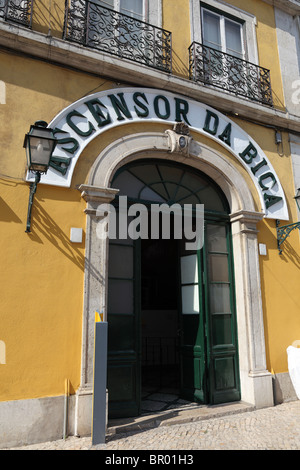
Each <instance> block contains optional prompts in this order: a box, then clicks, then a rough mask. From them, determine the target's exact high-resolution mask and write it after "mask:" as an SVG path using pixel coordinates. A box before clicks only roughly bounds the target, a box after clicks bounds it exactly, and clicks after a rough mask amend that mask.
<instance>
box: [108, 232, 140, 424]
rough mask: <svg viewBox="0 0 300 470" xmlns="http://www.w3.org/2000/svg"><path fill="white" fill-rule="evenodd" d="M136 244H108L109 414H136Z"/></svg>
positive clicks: (138, 332)
mask: <svg viewBox="0 0 300 470" xmlns="http://www.w3.org/2000/svg"><path fill="white" fill-rule="evenodd" d="M138 245H139V244H138V242H135V243H134V242H133V241H131V240H111V241H110V244H109V252H110V262H109V272H108V307H107V309H108V361H107V389H108V415H109V417H110V418H125V417H129V416H138V415H139V414H140V406H141V384H140V362H141V353H140V306H139V301H138V299H139V285H140V267H139V247H138Z"/></svg>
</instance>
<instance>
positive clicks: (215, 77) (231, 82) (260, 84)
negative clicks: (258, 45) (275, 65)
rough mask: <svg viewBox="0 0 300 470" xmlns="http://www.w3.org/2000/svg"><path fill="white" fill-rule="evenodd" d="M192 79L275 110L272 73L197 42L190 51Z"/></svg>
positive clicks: (190, 73)
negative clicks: (273, 107)
mask: <svg viewBox="0 0 300 470" xmlns="http://www.w3.org/2000/svg"><path fill="white" fill-rule="evenodd" d="M189 78H190V80H193V81H195V82H200V83H203V84H204V85H207V86H211V87H216V88H221V89H222V90H224V91H226V92H229V93H231V94H235V95H238V96H242V97H244V98H247V99H249V100H251V101H257V102H259V103H262V104H265V105H268V106H273V99H272V89H271V80H270V71H269V70H267V69H265V68H263V67H259V66H258V65H255V64H252V63H250V62H247V61H246V60H243V59H240V58H238V57H235V56H233V55H230V54H226V53H224V52H221V51H219V50H217V49H213V48H211V47H207V46H204V45H203V44H199V43H197V42H193V43H192V44H191V46H190V47H189Z"/></svg>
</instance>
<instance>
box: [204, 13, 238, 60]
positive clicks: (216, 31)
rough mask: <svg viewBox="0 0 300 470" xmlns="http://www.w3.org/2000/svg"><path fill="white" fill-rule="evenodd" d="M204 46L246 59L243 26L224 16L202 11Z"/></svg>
mask: <svg viewBox="0 0 300 470" xmlns="http://www.w3.org/2000/svg"><path fill="white" fill-rule="evenodd" d="M202 26H203V27H202V35H203V44H204V45H205V46H208V47H212V48H214V49H217V50H218V51H222V52H225V53H226V54H231V55H234V56H235V57H239V58H240V59H243V58H244V55H245V53H244V44H243V29H242V28H243V27H242V24H241V23H239V22H237V21H234V20H232V19H229V18H226V17H225V16H224V15H220V14H218V13H214V12H212V11H209V10H207V9H204V8H203V9H202Z"/></svg>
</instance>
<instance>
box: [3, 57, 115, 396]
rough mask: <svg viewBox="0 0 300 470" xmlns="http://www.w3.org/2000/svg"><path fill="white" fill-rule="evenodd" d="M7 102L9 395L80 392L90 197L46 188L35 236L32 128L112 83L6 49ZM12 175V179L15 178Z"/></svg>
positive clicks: (37, 207) (38, 200)
mask: <svg viewBox="0 0 300 470" xmlns="http://www.w3.org/2000/svg"><path fill="white" fill-rule="evenodd" d="M0 70H1V79H2V80H4V81H5V84H6V104H1V105H0V122H1V128H0V141H1V144H2V145H1V153H0V236H1V268H2V269H1V272H0V286H1V307H0V312H1V313H0V315H1V322H0V340H2V341H4V343H5V347H6V364H0V400H1V401H2V400H10V399H21V398H33V397H38V396H48V395H59V394H62V393H64V381H65V379H66V378H68V379H69V380H70V382H71V392H72V391H73V392H74V390H76V389H77V388H78V386H79V382H80V363H81V339H82V338H81V334H82V308H83V271H84V254H85V244H84V242H83V243H82V244H72V243H71V242H70V240H69V237H70V228H71V227H77V228H82V229H83V230H84V233H83V240H84V237H85V224H86V216H85V214H84V212H83V211H84V208H85V202H84V201H83V200H82V199H81V196H80V193H79V191H78V190H76V189H75V188H73V189H63V188H56V187H51V186H45V185H42V184H40V185H38V188H37V192H36V195H35V199H34V205H33V210H32V233H31V234H26V233H25V228H26V218H27V206H28V198H29V185H28V183H25V181H24V177H25V166H26V157H25V150H24V149H23V148H22V147H23V140H24V135H25V133H27V132H28V131H29V128H30V125H31V124H32V123H33V122H34V121H35V120H38V119H43V120H46V121H47V122H50V120H51V119H52V118H53V117H54V116H55V115H56V114H57V113H58V112H60V111H61V110H62V109H63V108H64V107H66V106H68V105H69V104H70V103H72V102H74V101H76V100H77V99H79V98H81V97H82V96H83V95H85V94H88V93H90V90H93V89H96V88H97V87H98V86H105V84H106V83H107V82H106V80H105V79H104V80H98V79H95V78H93V77H89V76H88V75H83V74H77V73H74V72H70V71H69V70H65V69H63V68H56V67H53V66H51V65H48V64H45V63H43V62H39V61H34V60H31V59H25V58H21V57H18V56H9V55H8V54H5V53H0ZM7 176H8V177H7Z"/></svg>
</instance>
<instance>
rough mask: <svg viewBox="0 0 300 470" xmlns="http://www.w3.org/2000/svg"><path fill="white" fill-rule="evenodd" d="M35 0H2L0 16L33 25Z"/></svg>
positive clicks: (24, 24) (25, 24)
mask: <svg viewBox="0 0 300 470" xmlns="http://www.w3.org/2000/svg"><path fill="white" fill-rule="evenodd" d="M32 6H33V0H0V18H4V19H5V20H6V21H11V22H14V23H20V24H22V25H23V26H27V27H31V22H32Z"/></svg>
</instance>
